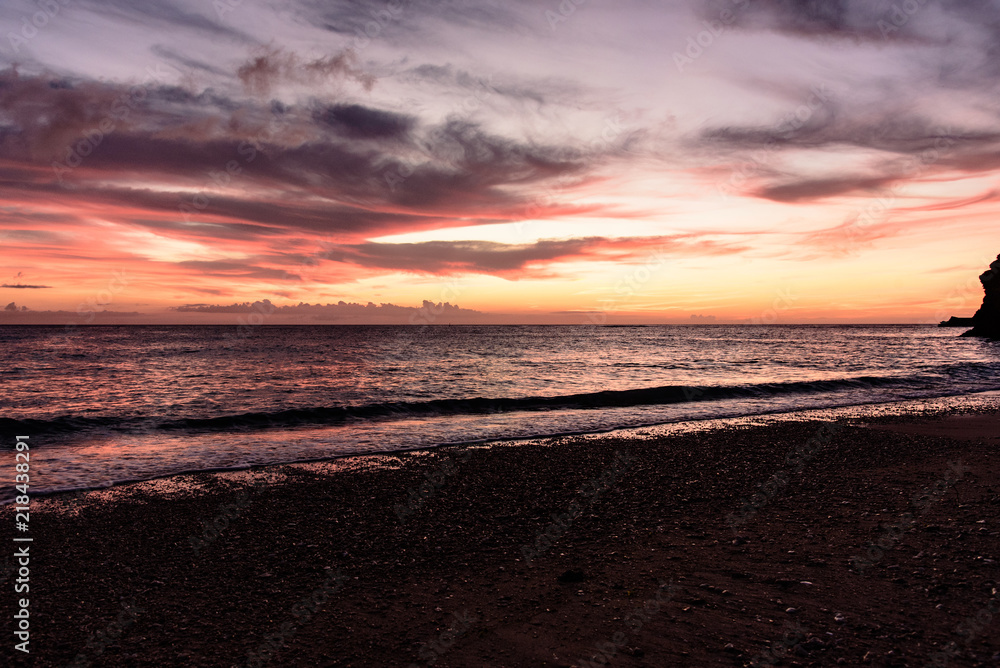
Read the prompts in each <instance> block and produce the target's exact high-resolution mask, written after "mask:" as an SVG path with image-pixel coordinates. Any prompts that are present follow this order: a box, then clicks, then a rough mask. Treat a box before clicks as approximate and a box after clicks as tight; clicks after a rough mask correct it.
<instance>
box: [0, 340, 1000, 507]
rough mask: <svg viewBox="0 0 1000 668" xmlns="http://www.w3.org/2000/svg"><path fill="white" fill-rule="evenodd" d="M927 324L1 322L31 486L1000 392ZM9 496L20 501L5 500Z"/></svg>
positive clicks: (991, 374)
mask: <svg viewBox="0 0 1000 668" xmlns="http://www.w3.org/2000/svg"><path fill="white" fill-rule="evenodd" d="M957 334H958V330H954V329H941V328H937V327H932V326H926V325H912V326H910V325H903V326H901V325H885V326H860V325H857V326H834V325H830V326H795V325H776V326H766V325H741V326H727V325H704V326H702V325H690V326H604V327H598V326H471V325H470V326H457V325H456V326H444V325H442V326H360V325H358V326H354V325H330V326H326V325H324V326H268V325H261V326H256V327H247V326H242V327H236V326H107V327H105V326H92V327H80V328H77V329H75V330H72V331H68V330H67V329H66V328H64V327H47V326H5V327H0V450H9V451H12V450H13V448H14V444H15V437H16V436H28V437H29V439H28V442H29V443H30V446H31V448H30V456H31V459H30V464H31V467H30V468H31V490H32V492H33V493H51V492H57V491H65V490H74V489H91V488H100V487H108V486H111V485H114V484H116V483H121V482H127V481H137V480H148V479H153V478H159V477H163V476H168V475H171V474H176V473H181V472H192V471H209V470H225V469H242V468H248V467H252V466H257V465H264V464H274V463H287V462H302V461H311V460H322V459H330V458H337V457H344V456H352V455H363V454H371V453H385V452H394V451H402V450H413V449H424V448H430V447H437V446H442V445H447V444H457V443H475V442H489V441H497V440H512V439H526V438H539V437H546V436H552V435H565V434H586V433H597V432H606V431H610V430H616V429H626V428H636V427H643V426H649V425H663V424H671V423H680V422H697V421H704V420H717V419H720V418H732V417H740V416H753V415H771V414H780V413H788V412H794V411H803V410H808V409H819V408H832V407H842V406H860V405H867V404H878V403H884V402H899V401H904V400H915V399H924V398H930V397H952V396H964V395H976V394H979V393H989V392H995V391H997V390H1000V342H990V341H985V340H982V339H975V338H961V337H959V336H958V335H957ZM3 494H4V495H5V496H3V497H2V498H0V501H9V498H7V496H9V495H7V492H6V491H5V492H3Z"/></svg>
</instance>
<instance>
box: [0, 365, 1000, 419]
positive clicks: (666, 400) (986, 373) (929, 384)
mask: <svg viewBox="0 0 1000 668" xmlns="http://www.w3.org/2000/svg"><path fill="white" fill-rule="evenodd" d="M934 372H935V373H933V374H922V375H911V376H857V377H852V378H841V379H834V380H811V381H789V382H782V383H761V384H748V385H728V386H716V385H712V386H698V385H664V386H660V387H648V388H637V389H630V390H605V391H601V392H586V393H580V394H567V395H559V396H532V397H514V398H490V397H473V398H467V399H432V400H427V401H411V402H384V403H373V404H365V405H357V406H315V407H307V408H291V409H286V410H280V411H271V412H252V413H242V414H237V415H219V416H212V417H188V418H174V419H164V418H163V417H160V416H158V417H153V416H138V417H135V416H133V417H115V416H93V417H76V416H63V417H58V418H55V419H52V420H36V419H12V418H0V431H4V432H6V433H9V434H10V433H13V434H38V433H67V432H81V431H91V430H113V431H124V432H149V431H174V430H191V431H205V432H213V431H230V430H254V429H267V428H294V427H299V426H322V425H335V424H343V423H348V422H351V421H358V420H392V419H405V418H410V417H433V416H448V415H483V414H489V413H510V412H516V411H552V410H572V409H601V408H621V407H631V406H649V405H666V404H683V403H690V402H699V401H717V400H725V399H768V398H771V397H782V396H788V395H806V394H819V393H839V394H843V393H851V392H858V391H864V390H874V389H897V390H906V389H920V390H927V389H931V388H934V387H937V388H939V389H941V390H953V389H955V388H954V387H952V384H953V383H954V382H955V381H960V382H965V383H972V384H975V385H977V386H978V385H983V384H984V382H986V384H988V385H990V386H989V387H985V386H984V387H977V388H976V391H980V390H986V389H1000V377H998V375H997V372H996V369H995V368H994V367H993V366H992V365H978V364H974V365H969V364H959V365H951V366H947V367H939V368H936V369H934ZM942 376H943V377H942ZM949 381H950V382H949ZM987 381H992V382H987ZM970 389H971V388H970Z"/></svg>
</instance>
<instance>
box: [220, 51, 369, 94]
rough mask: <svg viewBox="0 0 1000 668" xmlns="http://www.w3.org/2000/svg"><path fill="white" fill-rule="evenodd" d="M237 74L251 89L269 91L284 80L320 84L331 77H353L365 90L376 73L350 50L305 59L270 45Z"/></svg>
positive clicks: (240, 68)
mask: <svg viewBox="0 0 1000 668" xmlns="http://www.w3.org/2000/svg"><path fill="white" fill-rule="evenodd" d="M236 76H237V77H239V80H240V81H241V82H242V83H243V85H244V86H245V87H246V89H247V90H248V91H250V92H251V93H253V94H255V95H262V96H263V95H267V94H268V93H270V92H271V89H272V88H273V87H274V86H276V85H279V84H281V83H296V84H317V83H320V82H323V81H326V80H330V79H341V80H351V81H355V82H357V83H359V84H361V86H362V87H364V89H365V90H371V89H372V86H374V85H375V77H374V76H372V75H371V74H368V73H366V72H365V71H363V70H362V69H361V68H360V67H359V66H358V64H357V57H356V56H355V55H354V52H353V51H351V50H349V49H348V50H345V51H341V52H340V53H338V54H336V55H332V56H327V57H326V58H318V59H315V60H306V59H303V58H302V57H300V56H299V55H298V54H296V53H292V52H288V51H285V50H283V49H278V48H273V47H271V48H267V49H265V50H264V51H263V52H261V53H260V54H258V55H256V56H254V57H252V58H250V60H248V61H247V62H245V63H244V64H243V65H241V66H240V67H239V69H238V70H237V71H236Z"/></svg>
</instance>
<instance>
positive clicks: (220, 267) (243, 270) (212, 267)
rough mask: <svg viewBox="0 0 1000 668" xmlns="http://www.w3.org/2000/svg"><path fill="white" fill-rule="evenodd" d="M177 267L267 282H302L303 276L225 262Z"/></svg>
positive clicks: (192, 262) (193, 261) (214, 274)
mask: <svg viewBox="0 0 1000 668" xmlns="http://www.w3.org/2000/svg"><path fill="white" fill-rule="evenodd" d="M176 265H177V266H179V267H181V268H186V269H193V270H196V271H198V273H200V274H207V275H211V276H225V277H227V278H255V279H266V280H282V281H300V280H302V278H301V276H299V275H298V274H293V273H291V272H288V271H285V270H283V269H272V268H270V267H258V266H254V265H252V264H250V263H245V262H230V261H223V260H187V261H184V262H177V263H176Z"/></svg>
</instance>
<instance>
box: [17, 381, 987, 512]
mask: <svg viewBox="0 0 1000 668" xmlns="http://www.w3.org/2000/svg"><path fill="white" fill-rule="evenodd" d="M995 403H1000V390H985V391H981V392H973V393H969V394H951V395H942V396H938V397H922V398H915V399H897V400H887V401H872V402H866V403H860V404H848V405H843V406H832V407H821V408H800V409H789V410H783V411H775V412H770V413H768V412H762V413H752V414H747V415H739V416H732V417H707V418H698V419H681V420H675V421H671V422H654V423H649V424H641V425H635V426H627V427H611V428H608V429H601V430H594V431H571V432H561V433H553V434H543V435H534V436H523V437H520V436H519V437H511V438H481V439H474V440H469V441H459V442H454V443H451V442H450V443H436V444H431V445H424V446H417V447H411V448H399V449H394V448H392V447H389V448H387V449H385V450H379V451H371V452H361V453H347V454H337V455H330V456H323V457H313V458H305V459H296V460H288V461H278V462H267V463H261V464H250V465H241V466H221V467H215V468H205V469H188V470H181V471H173V472H169V473H163V474H160V475H155V476H151V477H142V478H132V479H124V480H117V481H114V482H111V484H104V485H95V486H89V487H74V488H67V489H58V490H46V491H44V492H33V493H32V497H33V498H36V499H37V498H40V499H47V498H53V497H59V496H61V495H68V494H69V495H79V494H86V493H88V492H99V491H102V490H109V489H115V488H118V487H122V486H127V485H142V484H144V483H156V482H159V481H169V480H170V479H172V478H179V477H183V476H193V475H200V474H209V475H212V474H228V473H239V472H242V471H258V470H261V469H267V468H276V469H277V468H280V467H283V466H291V465H300V464H323V463H327V462H335V461H341V460H348V459H355V458H369V457H374V458H378V457H385V456H394V455H401V454H404V453H419V452H433V451H437V450H448V449H451V448H463V447H470V446H481V445H486V446H491V447H492V446H502V445H517V444H524V445H530V444H534V443H540V442H544V441H547V440H550V439H556V438H579V439H589V438H604V437H612V438H637V437H640V436H644V435H652V436H659V437H665V436H667V435H668V434H673V433H677V431H678V430H679V431H682V432H686V431H703V430H709V431H710V430H714V429H724V428H727V427H729V426H732V425H739V424H743V423H751V424H754V423H765V424H780V423H782V422H786V421H800V420H810V419H812V420H815V419H820V420H838V419H865V418H866V417H876V418H879V419H884V418H889V417H890V416H902V417H904V418H905V417H906V416H909V415H913V414H926V413H927V411H928V410H929V409H930V410H932V411H934V410H936V411H940V412H947V411H952V410H956V409H960V410H963V411H970V410H971V411H977V410H991V409H990V407H991V406H993V405H994V404H995ZM963 404H965V405H963ZM375 461H377V460H375ZM11 502H12V499H0V508H3V507H4V506H7V505H10V503H11Z"/></svg>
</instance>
